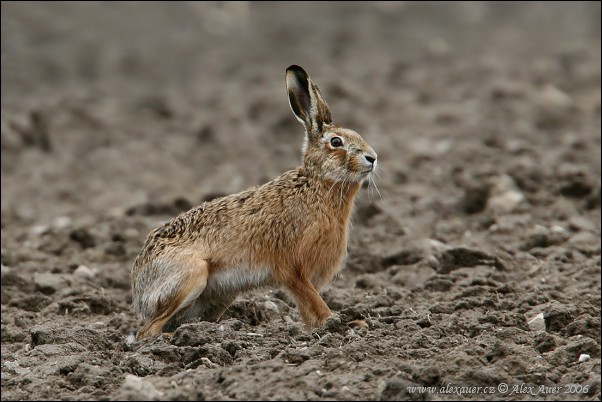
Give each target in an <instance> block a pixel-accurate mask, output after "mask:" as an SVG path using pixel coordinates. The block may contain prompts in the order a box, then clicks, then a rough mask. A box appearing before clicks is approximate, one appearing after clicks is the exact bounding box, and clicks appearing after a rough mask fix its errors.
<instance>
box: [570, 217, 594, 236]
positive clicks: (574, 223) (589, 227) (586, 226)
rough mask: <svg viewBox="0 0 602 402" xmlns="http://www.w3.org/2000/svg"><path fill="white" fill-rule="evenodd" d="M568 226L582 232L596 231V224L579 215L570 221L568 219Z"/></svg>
mask: <svg viewBox="0 0 602 402" xmlns="http://www.w3.org/2000/svg"><path fill="white" fill-rule="evenodd" d="M569 225H570V227H571V228H572V229H577V230H584V231H589V232H593V231H595V230H596V224H595V223H594V222H592V221H591V220H589V219H587V218H586V217H584V216H581V215H575V216H572V217H571V219H569Z"/></svg>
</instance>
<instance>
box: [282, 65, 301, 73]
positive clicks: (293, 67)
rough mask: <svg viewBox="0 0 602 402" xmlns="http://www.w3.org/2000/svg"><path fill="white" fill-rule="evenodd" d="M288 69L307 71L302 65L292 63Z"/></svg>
mask: <svg viewBox="0 0 602 402" xmlns="http://www.w3.org/2000/svg"><path fill="white" fill-rule="evenodd" d="M286 71H294V72H297V71H299V72H305V70H304V69H303V68H302V67H301V66H298V65H296V64H292V65H290V66H288V68H287V69H286Z"/></svg>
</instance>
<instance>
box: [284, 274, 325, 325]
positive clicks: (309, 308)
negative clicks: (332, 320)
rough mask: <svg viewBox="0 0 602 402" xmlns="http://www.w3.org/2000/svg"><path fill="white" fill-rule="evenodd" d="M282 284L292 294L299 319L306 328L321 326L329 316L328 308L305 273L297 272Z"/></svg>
mask: <svg viewBox="0 0 602 402" xmlns="http://www.w3.org/2000/svg"><path fill="white" fill-rule="evenodd" d="M284 286H285V287H286V288H287V289H288V290H289V292H290V293H291V295H292V296H293V299H294V300H295V304H296V305H297V308H298V309H299V314H300V315H301V319H302V320H303V323H304V324H305V328H307V329H308V330H309V329H313V328H317V327H319V326H321V325H322V324H323V323H324V321H325V320H326V319H327V318H328V317H329V316H330V314H331V312H330V308H328V306H327V305H326V303H325V302H324V300H323V299H322V297H320V294H319V293H318V291H317V290H316V288H315V287H314V285H312V283H311V281H310V280H309V279H307V277H306V276H305V275H303V274H297V275H294V276H292V277H291V278H288V280H287V281H286V282H285V283H284Z"/></svg>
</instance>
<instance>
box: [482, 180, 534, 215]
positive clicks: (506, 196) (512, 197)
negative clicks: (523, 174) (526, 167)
mask: <svg viewBox="0 0 602 402" xmlns="http://www.w3.org/2000/svg"><path fill="white" fill-rule="evenodd" d="M524 199H525V196H524V195H523V193H522V192H521V191H520V190H519V189H518V186H517V185H516V183H515V182H514V179H513V178H512V177H511V176H508V175H502V176H498V177H496V178H495V180H494V182H493V185H492V187H491V194H490V196H489V199H488V200H487V209H488V210H490V211H493V212H496V213H508V212H512V211H513V210H515V209H516V207H518V205H519V204H520V203H521V202H522V201H523V200H524Z"/></svg>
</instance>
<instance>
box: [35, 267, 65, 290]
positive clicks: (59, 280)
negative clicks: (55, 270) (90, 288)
mask: <svg viewBox="0 0 602 402" xmlns="http://www.w3.org/2000/svg"><path fill="white" fill-rule="evenodd" d="M33 283H34V285H35V288H36V290H37V291H40V292H42V293H44V294H45V295H51V294H53V293H56V292H57V291H59V290H61V289H64V288H66V287H67V286H69V285H70V282H69V280H67V279H66V278H65V277H64V276H62V275H59V274H51V273H48V272H42V273H35V274H34V275H33Z"/></svg>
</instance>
